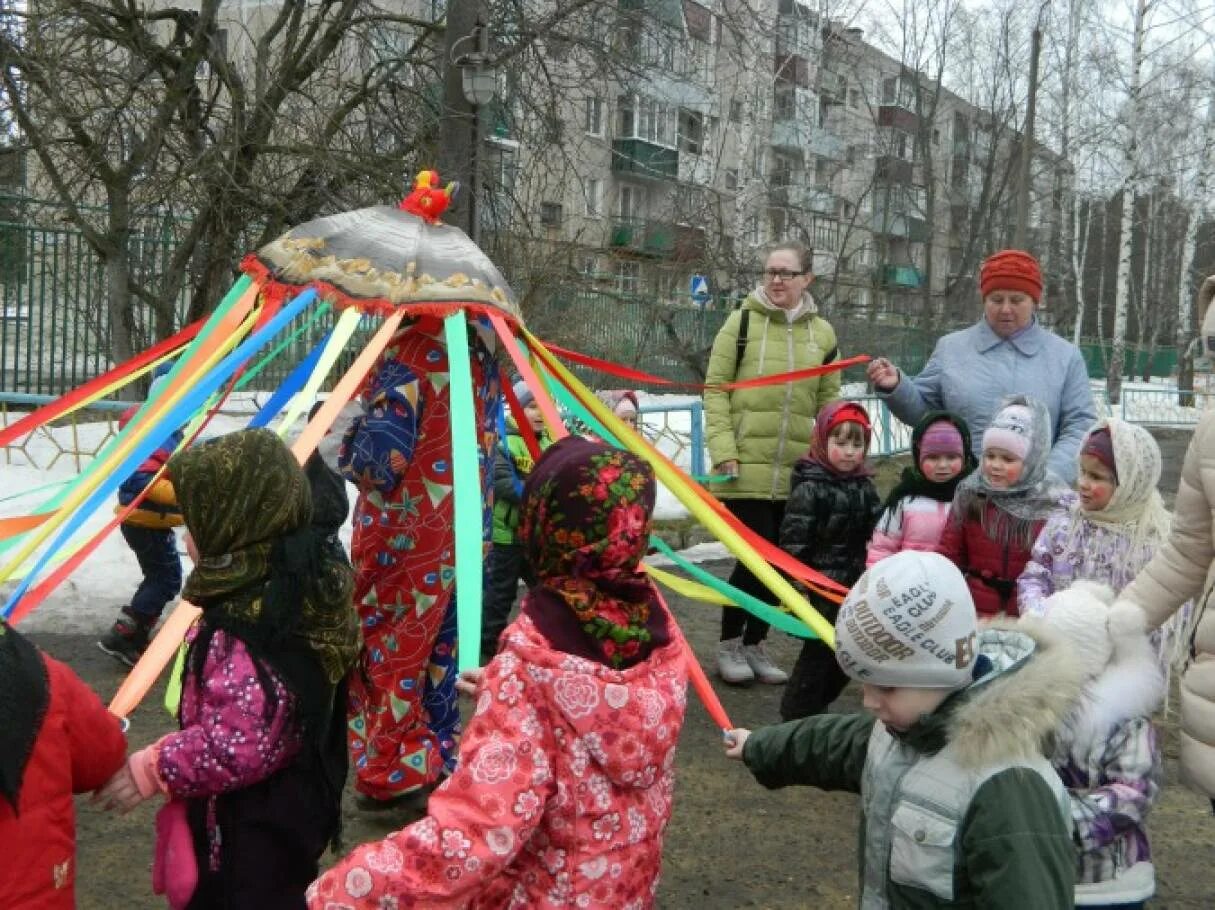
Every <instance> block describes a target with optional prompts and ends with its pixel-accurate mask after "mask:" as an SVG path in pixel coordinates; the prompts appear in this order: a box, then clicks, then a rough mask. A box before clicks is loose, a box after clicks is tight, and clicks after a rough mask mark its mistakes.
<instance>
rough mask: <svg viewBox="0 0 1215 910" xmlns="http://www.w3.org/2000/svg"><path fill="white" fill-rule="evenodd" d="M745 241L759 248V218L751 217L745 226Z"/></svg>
mask: <svg viewBox="0 0 1215 910" xmlns="http://www.w3.org/2000/svg"><path fill="white" fill-rule="evenodd" d="M743 240H745V241H746V242H747V243H748V244H750V245H751V246H759V216H758V215H751V216H750V217H748V218H747V222H746V224H745V225H744V226H743Z"/></svg>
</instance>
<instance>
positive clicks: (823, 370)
mask: <svg viewBox="0 0 1215 910" xmlns="http://www.w3.org/2000/svg"><path fill="white" fill-rule="evenodd" d="M544 346H545V347H546V348H548V349H549V350H550V351H552V352H553V353H554V354H556V355H557V356H558V357H561V358H562V359H563V360H568V361H570V363H576V364H578V365H580V366H584V367H590V368H591V369H593V370H599V371H600V372H602V373H608V374H610V375H612V376H617V377H619V378H620V379H631V380H633V381H634V382H644V383H646V384H647V385H661V386H668V387H672V388H680V389H694V390H697V391H704V390H709V391H714V392H729V391H732V390H734V389H756V388H759V387H760V386H767V385H781V384H782V383H786V382H797V381H798V380H801V379H813V378H814V377H815V376H824V375H826V374H827V373H835V372H838V371H839V370H846V369H848V367H855V366H860V365H861V364H863V363H868V362H869V360H870V357H869V355H868V354H858V355H857V356H856V357H849V358H848V359H847V360H833V361H832V362H831V363H824V364H823V365H822V366H817V367H806V368H805V369H802V370H792V371H790V372H788V373H773V374H771V375H769V376H756V377H755V378H754V379H738V380H735V381H734V382H710V383H696V382H677V381H676V380H674V379H664V378H663V377H661V376H655V375H654V374H653V373H647V372H645V371H644V370H635V369H633V368H632V367H623V366H620V365H619V364H616V363H612V362H611V361H610V360H600V359H599V358H598V357H592V356H590V355H589V354H582V353H579V352H578V351H571V350H570V349H569V348H562V347H558V346H557V345H555V344H550V343H549V342H547V341H545V342H544Z"/></svg>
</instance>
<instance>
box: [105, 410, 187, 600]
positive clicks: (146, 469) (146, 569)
mask: <svg viewBox="0 0 1215 910" xmlns="http://www.w3.org/2000/svg"><path fill="white" fill-rule="evenodd" d="M138 410H139V406H138V405H132V406H131V407H130V408H128V409H127V410H125V411H123V413H122V416H121V417H120V418H119V420H118V426H119V427H120V428H121V427H125V426H126V425H127V423H128V422H129V421H130V419H131V418H132V417H134V416H135V413H136V411H138ZM181 439H182V436H181V432H180V431H178V432H176V433H174V434H173V435H172V436H170V437H169V438H168V439H166V440H165V441H164V443H163V444H162V445H161V446H160V447H159V448H158V449H156V451H155V452H153V453H152V454H151V455H150V456H148V458H147V459H146V460H145V461H144V462H143V463H142V464H141V465H140V466H139V467H138V468H137V469H136V471H135V473H133V474H132V475H131V476H130V477H128V478H127V479H126V480H124V481H123V483H122V486H120V487H119V488H118V509H122V508H124V507H126V506H128V505H130V504H131V502H132V501H134V499H135V497H137V496H138V495H139V494H140V493H142V492H143V491H144V490H145V489H146V488H147V487H148V485H149V484H152V488H151V489H150V490H148V495H147V496H145V497H144V498H143V501H142V502H140V504H139V505H138V506H137V507H136V508H135V510H134V511H133V512H131V514H130V515H128V516H127V518H126V520H125V521H124V522H123V523H122V524H121V525H120V526H119V530H120V531H121V532H122V539H123V540H125V541H126V543H127V546H129V547H130V548H131V552H133V553H134V554H135V559H136V560H137V561H138V562H139V570H140V572H142V573H143V578H142V579H141V580H140V582H139V587H138V588H136V590H135V593H134V594H133V595H132V596H131V612H132V613H134V614H135V615H136V616H138V617H139V618H140V619H142V620H145V621H147V622H148V623H155V622H156V620H157V619H159V618H160V614H161V613H163V612H164V608H165V606H166V605H167V604H168V603H169V601H171V600H173V599H174V598H175V597H177V595H178V593H179V592H180V591H181V581H182V569H181V557H180V556H178V555H177V538H176V537H175V536H174V534H173V528H176V527H178V526H179V525H180V524H181V508H180V507H179V506H178V505H177V496H176V494H175V492H174V490H173V484H172V482H171V481H170V480H169V479H168V477H166V476H165V475H163V474H162V475H161V477H160V479H159V480H157V481H156V482H155V483H154V484H153V483H152V478H153V477H154V476H155V475H156V472H157V471H159V470H160V469H161V467H162V466H163V465H164V464H165V463H166V462H167V461H168V460H169V456H171V455H172V454H173V452H174V450H175V449H176V448H177V447H178V446H179V445H181Z"/></svg>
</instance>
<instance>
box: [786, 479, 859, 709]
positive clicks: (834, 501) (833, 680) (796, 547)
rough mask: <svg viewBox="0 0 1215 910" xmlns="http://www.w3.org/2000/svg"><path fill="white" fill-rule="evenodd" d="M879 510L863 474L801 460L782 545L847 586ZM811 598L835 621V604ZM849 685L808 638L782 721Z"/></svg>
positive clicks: (831, 657)
mask: <svg viewBox="0 0 1215 910" xmlns="http://www.w3.org/2000/svg"><path fill="white" fill-rule="evenodd" d="M880 511H881V500H880V499H879V498H878V494H877V488H876V487H874V485H873V480H872V479H870V477H868V476H867V475H866V474H860V473H858V474H854V475H852V476H847V477H841V476H838V475H835V474H832V473H830V472H829V471H827V470H826V469H825V468H823V467H822V466H821V465H818V464H815V463H814V462H812V461H810V460H808V459H802V460H801V461H799V462H798V463H797V464H796V465H794V467H793V489H792V491H791V492H790V494H789V504H788V506H787V507H786V508H785V518H784V521H782V522H781V527H780V546H781V549H782V550H784V551H785V552H787V553H789V554H790V555H791V556H793V557H794V558H796V559H798V560H800V561H801V562H804V563H805V564H806V565H808V566H810V567H811V568H812V569H817V570H818V571H819V572H821V573H822V574H824V575H826V576H827V577H828V578H830V579H831V580H832V581H837V582H839V583H840V584H842V585H844V586H846V587H847V586H851V585H852V583H853V582H855V581H856V580H857V579H858V578H860V576H861V573H862V572H864V571H865V547H866V544H867V543H868V542H869V536H870V535H871V534H872V533H873V525H874V523H875V522H876V521H877V519H878V514H879V513H880ZM810 597H811V602H812V603H813V604H814V608H815V609H816V610H818V611H819V613H821V614H822V615H823V618H824V619H826V620H827V621H828V622H829V623H834V622H835V616H836V613H838V612H839V605H838V604H836V603H834V602H833V601H830V600H827V599H826V598H824V597H818V596H815V595H813V594H811V595H810ZM847 684H848V677H847V676H846V675H845V674H844V671H843V670H841V669H840V665H839V664H838V663H837V662H836V660H835V654H834V652H833V651H832V650H831V648H829V647H828V646H827V645H825V644H823V643H822V642H821V641H819V640H818V639H816V638H811V639H807V640H806V641H805V642H804V643H803V644H802V649H801V652H800V653H799V654H798V656H797V662H796V663H795V664H794V665H793V672H792V674H790V677H789V682H788V683H787V684H786V686H785V691H784V694H783V696H782V697H781V704H780V715H781V719H782V720H795V719H797V718H799V717H806V716H808V715H811V714H818V713H820V712H822V711H826V710H827V706H828V705H830V704H831V703H832V702H833V701H835V699H836V698H838V697H839V694H840V693H841V692H842V691H844V687H845V686H846V685H847Z"/></svg>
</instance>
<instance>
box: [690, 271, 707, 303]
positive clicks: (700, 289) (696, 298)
mask: <svg viewBox="0 0 1215 910" xmlns="http://www.w3.org/2000/svg"><path fill="white" fill-rule="evenodd" d="M689 285H690V286H689V289H688V293H689V294H691V295H692V302H693V303H695V304H696V305H697V306H704V305H705V304H706V303H708V302H709V279H708V278H706V277H705V276H704V275H693V276H692V280H691V282H690V283H689Z"/></svg>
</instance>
